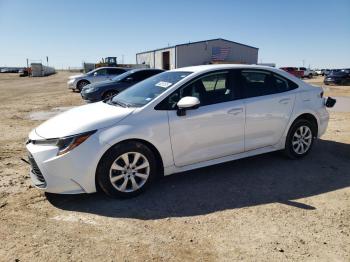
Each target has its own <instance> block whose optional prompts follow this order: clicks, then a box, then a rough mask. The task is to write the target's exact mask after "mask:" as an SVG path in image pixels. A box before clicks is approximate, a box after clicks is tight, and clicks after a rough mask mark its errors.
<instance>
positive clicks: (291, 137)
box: [285, 119, 316, 159]
mask: <svg viewBox="0 0 350 262" xmlns="http://www.w3.org/2000/svg"><path fill="white" fill-rule="evenodd" d="M315 133H316V132H315V127H314V125H313V124H312V123H311V122H310V121H307V120H303V119H300V120H297V121H296V122H295V123H294V124H293V126H292V127H291V129H290V131H289V133H288V136H287V139H286V145H285V153H286V155H287V156H288V157H289V158H292V159H297V158H301V157H304V156H306V155H307V154H308V153H309V152H310V150H311V148H312V145H313V142H314V137H315V136H316V134H315Z"/></svg>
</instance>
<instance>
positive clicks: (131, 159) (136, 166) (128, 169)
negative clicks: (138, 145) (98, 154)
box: [109, 152, 150, 193]
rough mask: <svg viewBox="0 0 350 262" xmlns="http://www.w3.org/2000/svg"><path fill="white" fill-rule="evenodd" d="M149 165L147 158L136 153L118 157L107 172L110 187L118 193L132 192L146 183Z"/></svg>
mask: <svg viewBox="0 0 350 262" xmlns="http://www.w3.org/2000/svg"><path fill="white" fill-rule="evenodd" d="M149 172H150V165H149V162H148V160H147V158H146V157H145V156H144V155H143V154H141V153H138V152H127V153H124V154H122V155H120V156H119V157H118V158H117V159H116V160H115V161H114V162H113V164H112V166H111V168H110V170H109V179H110V181H111V183H112V185H113V186H114V187H115V188H116V189H117V190H118V191H120V192H127V193H128V192H133V191H136V190H138V189H139V188H141V187H142V186H143V185H144V184H145V183H146V181H147V179H148V177H149Z"/></svg>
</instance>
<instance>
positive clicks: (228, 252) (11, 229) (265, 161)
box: [0, 72, 350, 261]
mask: <svg viewBox="0 0 350 262" xmlns="http://www.w3.org/2000/svg"><path fill="white" fill-rule="evenodd" d="M69 75H71V74H70V73H67V72H59V73H58V74H56V75H53V76H49V77H44V78H19V77H18V76H17V75H16V74H0V112H1V114H0V125H1V131H2V132H1V134H2V135H1V137H0V149H1V150H0V239H1V242H0V261H16V260H17V261H66V260H73V261H89V260H98V261H153V260H155V261H164V260H166V261H168V260H172V261H233V260H247V261H305V260H306V261H350V235H349V234H350V226H349V225H350V113H349V112H338V111H337V110H335V111H332V112H331V120H330V123H329V128H328V131H327V133H326V134H325V135H324V136H323V137H322V138H321V139H320V140H318V141H317V142H316V143H315V147H314V149H313V151H312V152H311V153H310V154H309V155H308V156H307V157H306V158H304V159H302V160H298V161H292V160H288V159H286V158H285V157H284V156H283V155H281V154H280V153H278V152H274V153H270V154H264V155H261V156H256V157H251V158H247V159H242V160H237V161H233V162H229V163H225V164H221V165H216V166H212V167H208V168H202V169H199V170H195V171H191V172H186V173H182V174H177V175H173V176H169V177H165V178H162V179H160V180H159V181H157V182H156V183H155V184H154V185H153V186H152V187H151V188H149V190H148V191H147V192H145V193H144V194H143V195H141V196H139V197H137V198H134V199H130V200H115V199H110V198H108V197H105V196H104V195H103V194H100V193H96V194H91V195H75V196H67V195H53V194H44V193H42V192H41V191H39V190H37V189H35V188H33V187H32V186H31V183H30V179H29V176H28V166H27V165H26V164H24V163H23V162H22V161H21V160H20V158H21V157H25V156H26V151H25V147H24V141H25V140H26V138H27V135H28V133H29V131H30V130H31V129H32V128H34V127H35V126H37V125H38V124H40V123H41V122H42V119H43V118H45V117H42V114H40V113H39V114H38V112H44V113H45V112H46V113H47V112H56V111H60V110H57V108H59V109H62V108H67V107H72V106H77V105H80V104H83V102H82V100H81V98H80V95H79V94H78V93H73V92H71V91H69V90H68V89H67V88H66V80H67V77H68V76H69ZM309 81H311V82H312V83H314V84H320V83H321V81H322V80H321V79H320V78H317V79H312V80H309ZM349 90H350V87H328V88H327V90H326V95H334V96H340V97H350V91H349ZM33 115H34V116H38V115H39V118H35V117H34V118H33ZM49 115H50V114H49ZM44 116H45V114H44ZM36 119H38V120H36Z"/></svg>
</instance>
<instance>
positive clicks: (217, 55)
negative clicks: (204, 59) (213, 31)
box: [211, 46, 231, 61]
mask: <svg viewBox="0 0 350 262" xmlns="http://www.w3.org/2000/svg"><path fill="white" fill-rule="evenodd" d="M230 51H231V48H230V47H217V46H214V47H213V48H212V49H211V60H212V61H224V60H225V59H226V58H227V56H228V55H229V53H230Z"/></svg>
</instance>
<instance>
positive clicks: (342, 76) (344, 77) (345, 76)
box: [323, 70, 350, 85]
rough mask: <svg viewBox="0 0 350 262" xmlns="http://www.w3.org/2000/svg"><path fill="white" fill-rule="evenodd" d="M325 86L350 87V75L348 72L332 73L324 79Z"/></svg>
mask: <svg viewBox="0 0 350 262" xmlns="http://www.w3.org/2000/svg"><path fill="white" fill-rule="evenodd" d="M323 82H324V83H325V85H330V84H335V85H350V73H348V72H347V71H345V70H344V71H332V72H331V73H330V74H329V75H328V76H326V77H325V78H324V81H323Z"/></svg>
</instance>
